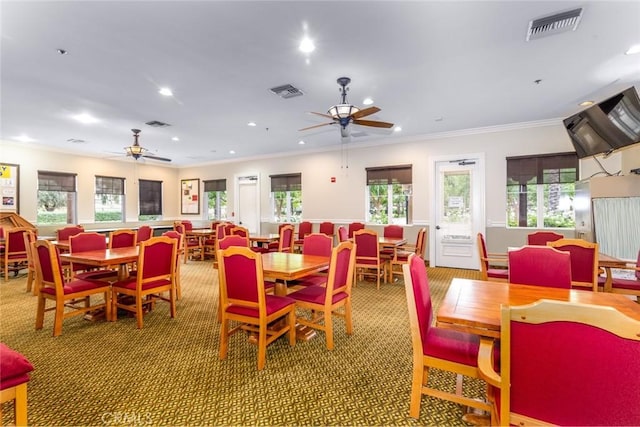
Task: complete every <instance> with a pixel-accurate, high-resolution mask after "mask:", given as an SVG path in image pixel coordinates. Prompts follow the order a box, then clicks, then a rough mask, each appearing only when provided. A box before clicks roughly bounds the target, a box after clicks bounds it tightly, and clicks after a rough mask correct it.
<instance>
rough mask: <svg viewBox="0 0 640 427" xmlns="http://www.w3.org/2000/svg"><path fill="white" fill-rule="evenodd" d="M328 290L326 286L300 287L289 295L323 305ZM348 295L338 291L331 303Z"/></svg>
mask: <svg viewBox="0 0 640 427" xmlns="http://www.w3.org/2000/svg"><path fill="white" fill-rule="evenodd" d="M326 291H327V288H325V287H324V286H309V287H306V288H304V289H300V290H299V291H295V292H292V293H290V294H289V295H288V296H289V297H290V298H293V299H295V300H299V301H305V302H310V303H313V304H319V305H323V304H324V299H325V293H326ZM348 296H349V295H348V294H347V293H346V292H338V293H337V294H335V295H334V296H333V298H332V299H331V303H332V304H335V303H337V302H338V301H341V300H343V299H345V298H347V297H348Z"/></svg>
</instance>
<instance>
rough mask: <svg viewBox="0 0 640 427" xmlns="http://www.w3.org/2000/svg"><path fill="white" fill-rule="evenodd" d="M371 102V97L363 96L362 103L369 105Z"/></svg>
mask: <svg viewBox="0 0 640 427" xmlns="http://www.w3.org/2000/svg"><path fill="white" fill-rule="evenodd" d="M371 104H373V99H371V98H365V99H364V100H363V101H362V105H371Z"/></svg>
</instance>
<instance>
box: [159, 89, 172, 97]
mask: <svg viewBox="0 0 640 427" xmlns="http://www.w3.org/2000/svg"><path fill="white" fill-rule="evenodd" d="M158 93H159V94H160V95H164V96H173V92H172V91H171V89H169V88H168V87H161V88H160V90H158Z"/></svg>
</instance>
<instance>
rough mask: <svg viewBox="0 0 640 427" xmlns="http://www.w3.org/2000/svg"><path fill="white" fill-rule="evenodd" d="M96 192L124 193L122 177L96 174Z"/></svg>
mask: <svg viewBox="0 0 640 427" xmlns="http://www.w3.org/2000/svg"><path fill="white" fill-rule="evenodd" d="M96 194H114V195H124V178H116V177H111V176H99V175H96Z"/></svg>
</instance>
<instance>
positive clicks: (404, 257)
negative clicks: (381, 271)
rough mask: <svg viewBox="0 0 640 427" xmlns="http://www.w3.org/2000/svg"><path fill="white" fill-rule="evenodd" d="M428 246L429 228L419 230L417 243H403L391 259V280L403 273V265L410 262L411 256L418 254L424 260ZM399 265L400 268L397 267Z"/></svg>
mask: <svg viewBox="0 0 640 427" xmlns="http://www.w3.org/2000/svg"><path fill="white" fill-rule="evenodd" d="M426 247H427V229H426V228H424V227H423V228H421V229H420V230H418V236H417V237H416V244H415V245H403V246H400V247H399V248H397V249H396V251H395V254H394V256H393V258H391V259H390V260H389V282H391V283H393V277H394V276H396V275H400V276H401V275H402V274H403V272H402V266H403V265H404V264H406V263H408V262H409V256H410V255H411V254H416V255H417V256H419V257H420V258H422V260H423V261H424V251H425V248H426ZM397 267H399V268H397Z"/></svg>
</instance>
